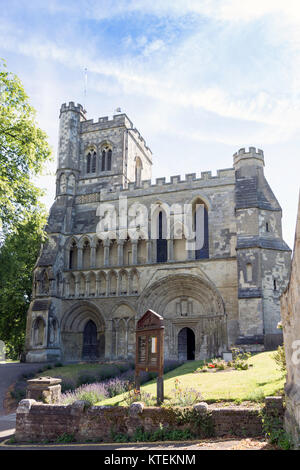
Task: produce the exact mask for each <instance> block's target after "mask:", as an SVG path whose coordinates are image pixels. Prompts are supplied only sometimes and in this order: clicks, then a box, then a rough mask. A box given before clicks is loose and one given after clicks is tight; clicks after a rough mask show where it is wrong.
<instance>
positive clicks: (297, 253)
mask: <svg viewBox="0 0 300 470" xmlns="http://www.w3.org/2000/svg"><path fill="white" fill-rule="evenodd" d="M299 312H300V199H299V208H298V217H297V227H296V236H295V245H294V255H293V260H292V270H291V276H290V282H289V285H288V288H287V290H286V291H285V293H284V294H283V295H282V297H281V316H282V325H283V339H284V346H285V356H286V365H287V381H286V385H285V391H286V414H285V428H286V430H287V431H288V432H289V433H290V434H291V435H292V436H293V440H294V444H295V447H297V448H300V360H299V346H300V314H299Z"/></svg>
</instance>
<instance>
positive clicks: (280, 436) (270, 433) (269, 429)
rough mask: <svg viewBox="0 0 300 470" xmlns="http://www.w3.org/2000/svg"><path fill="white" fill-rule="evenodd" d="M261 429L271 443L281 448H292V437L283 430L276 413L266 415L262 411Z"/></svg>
mask: <svg viewBox="0 0 300 470" xmlns="http://www.w3.org/2000/svg"><path fill="white" fill-rule="evenodd" d="M262 424H263V430H264V432H265V434H266V437H267V439H268V440H269V441H270V443H271V444H275V445H277V446H278V447H279V448H280V449H282V450H289V449H291V448H292V438H291V436H290V435H289V434H288V433H287V432H286V431H285V430H284V428H283V421H282V418H280V417H279V416H278V415H277V414H273V415H272V416H270V415H267V414H266V412H265V411H262Z"/></svg>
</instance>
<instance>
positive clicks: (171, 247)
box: [168, 238, 174, 261]
mask: <svg viewBox="0 0 300 470" xmlns="http://www.w3.org/2000/svg"><path fill="white" fill-rule="evenodd" d="M173 258H174V241H173V239H172V238H170V239H169V240H168V261H173Z"/></svg>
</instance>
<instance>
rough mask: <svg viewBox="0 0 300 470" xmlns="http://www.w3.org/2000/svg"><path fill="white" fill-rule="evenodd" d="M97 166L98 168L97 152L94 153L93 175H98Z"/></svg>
mask: <svg viewBox="0 0 300 470" xmlns="http://www.w3.org/2000/svg"><path fill="white" fill-rule="evenodd" d="M96 166H97V154H96V152H94V153H93V156H92V173H96Z"/></svg>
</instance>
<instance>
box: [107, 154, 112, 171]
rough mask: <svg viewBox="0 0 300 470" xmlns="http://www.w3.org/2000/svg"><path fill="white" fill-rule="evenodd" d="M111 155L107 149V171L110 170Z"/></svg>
mask: <svg viewBox="0 0 300 470" xmlns="http://www.w3.org/2000/svg"><path fill="white" fill-rule="evenodd" d="M111 155H112V151H111V150H110V149H109V151H108V152H107V170H108V171H110V170H111Z"/></svg>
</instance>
